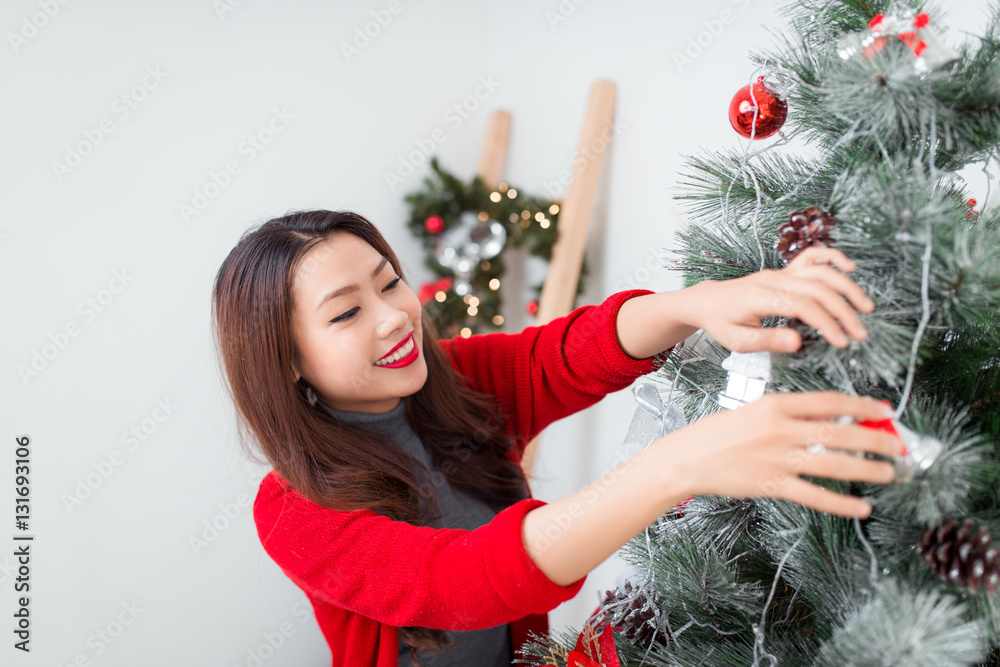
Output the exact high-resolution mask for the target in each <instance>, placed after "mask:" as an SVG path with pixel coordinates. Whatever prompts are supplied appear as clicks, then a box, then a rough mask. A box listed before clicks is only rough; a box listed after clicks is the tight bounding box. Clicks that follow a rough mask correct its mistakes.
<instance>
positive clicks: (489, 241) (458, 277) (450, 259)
mask: <svg viewBox="0 0 1000 667" xmlns="http://www.w3.org/2000/svg"><path fill="white" fill-rule="evenodd" d="M506 243H507V230H506V229H505V228H504V226H503V225H502V224H500V223H499V222H497V221H496V220H487V221H485V222H480V220H479V216H477V215H476V214H475V213H472V212H470V211H466V212H464V213H462V214H461V215H460V216H459V218H458V224H456V225H454V226H453V227H452V228H451V229H449V230H448V231H446V232H445V233H444V234H442V235H441V236H439V237H438V239H437V242H436V243H435V246H434V256H435V258H436V259H437V261H438V263H439V264H441V266H443V267H445V268H446V269H450V270H451V271H452V272H453V273H454V274H455V283H454V285H453V286H452V289H453V290H454V291H455V294H458V295H459V296H465V295H466V294H469V293H470V292H471V291H472V285H471V284H470V282H469V279H470V278H471V277H472V270H473V269H474V268H475V267H476V265H477V264H479V262H481V261H483V260H485V259H490V258H492V257H496V255H498V254H499V253H500V251H501V250H503V247H504V245H505V244H506Z"/></svg>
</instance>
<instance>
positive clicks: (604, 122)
mask: <svg viewBox="0 0 1000 667" xmlns="http://www.w3.org/2000/svg"><path fill="white" fill-rule="evenodd" d="M614 115H615V84H613V83H611V82H610V81H603V80H600V81H595V82H594V84H593V86H591V89H590V101H589V102H588V104H587V115H586V116H585V118H584V121H583V131H582V132H581V133H580V142H579V144H578V147H577V152H576V155H577V156H578V157H583V156H591V155H593V157H592V158H589V159H574V160H573V174H572V177H571V180H570V183H569V190H568V191H567V193H566V197H565V199H563V200H562V202H561V203H560V206H559V208H560V211H559V226H558V233H559V236H558V238H557V239H556V242H555V244H554V245H553V246H552V259H551V261H550V262H549V270H548V274H547V275H546V277H545V283H544V284H543V286H542V294H541V297H540V299H539V302H538V312H537V313H536V315H535V317H536V320H537V323H538V324H546V323H547V322H550V321H552V320H554V319H556V318H557V317H562V316H563V315H567V314H569V312H570V311H571V310H572V309H573V301H574V298H575V297H576V291H577V285H578V283H579V282H580V267H581V266H582V265H583V254H584V250H585V249H586V247H587V235H588V231H589V230H588V227H589V225H590V215H591V211H592V209H593V205H594V193H595V192H596V190H597V182H598V180H599V178H600V175H601V165H602V163H603V162H604V153H605V150H604V149H603V148H602V149H601V150H599V151H593V150H588V147H592V146H594V145H601V144H606V142H607V141H608V137H607V135H605V136H603V137H602V136H601V133H602V131H605V130H606V128H608V127H610V126H611V124H612V122H613V121H614ZM510 120H511V119H510V114H509V113H507V112H505V111H494V112H493V115H492V116H491V117H490V122H489V126H488V127H487V129H486V139H485V141H484V142H483V152H482V154H481V155H480V157H479V169H478V170H477V171H476V175H478V176H479V178H481V179H482V180H483V183H484V184H485V185H486V186H487V187H496V186H497V185H499V183H500V174H501V172H502V171H503V165H504V161H505V160H506V158H507V147H508V144H509V143H510ZM595 152H596V155H594V153H595ZM538 440H539V438H537V437H536V438H535V439H533V440H532V441H531V442H529V443H528V446H527V448H526V449H525V450H524V456H523V457H522V459H521V468H522V469H523V470H524V474H525V477H528V478H530V477H531V471H532V467H533V466H534V461H535V452H536V451H537V449H538Z"/></svg>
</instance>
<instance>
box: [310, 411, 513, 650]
mask: <svg viewBox="0 0 1000 667" xmlns="http://www.w3.org/2000/svg"><path fill="white" fill-rule="evenodd" d="M319 405H322V406H323V407H324V409H326V410H327V411H328V412H329V413H330V414H331V415H332V416H334V417H335V418H336V419H339V420H341V421H345V422H350V423H353V424H358V425H364V426H365V427H372V428H375V429H378V430H381V431H385V432H387V433H390V434H392V438H393V439H394V440H395V441H396V442H398V443H399V444H400V445H401V446H402V448H403V449H404V450H405V451H406V452H408V453H409V454H411V455H413V456H415V457H416V458H417V460H418V461H420V462H421V463H423V464H424V466H426V467H427V470H430V471H434V466H433V463H432V459H431V455H430V453H429V452H428V451H427V450H426V449H425V448H424V444H423V442H421V440H420V438H419V437H417V434H416V433H414V431H413V428H412V427H411V426H410V421H409V419H407V417H406V406H405V405H404V404H403V401H400V402H399V405H397V406H396V407H394V408H393V409H392V410H389V411H388V412H384V413H381V414H375V413H368V412H346V411H344V410H335V409H334V408H331V407H329V406H327V405H325V404H323V403H322V401H321V402H320V403H319ZM418 474H420V475H422V476H423V480H424V482H425V483H426V484H427V486H428V488H430V487H433V488H434V491H435V494H436V498H437V501H438V503H439V504H440V505H441V511H442V516H441V517H440V518H438V519H437V520H435V521H433V522H431V523H430V524H429V525H430V526H431V527H433V528H463V529H466V530H474V529H476V528H479V527H480V526H482V525H484V524H487V523H489V522H490V521H491V520H492V519H493V517H494V516H496V513H495V512H493V510H491V509H490V508H489V507H488V506H487V505H485V504H484V503H482V502H480V501H479V500H477V499H475V498H471V497H469V496H467V495H465V494H464V493H462V492H461V491H455V490H453V489H452V488H451V485H450V484H448V481H447V480H446V479H445V478H444V475H443V474H436V475H432V476H431V477H432V479H430V480H428V478H427V475H426V473H424V472H423V471H422V470H419V469H418ZM445 634H446V635H447V637H448V639H449V640H450V641H452V642H454V643H455V644H456V646H455V647H454V648H452V649H450V650H448V651H445V652H444V653H441V654H439V655H435V654H433V653H429V652H427V651H417V658H418V659H419V660H420V661H421V662H422V663H423V664H424V665H427V666H428V667H500V666H501V665H503V666H505V667H509V666H510V664H511V663H512V662H513V660H514V654H513V651H512V648H511V644H510V635H509V628H508V624H507V623H504V624H503V625H497V626H494V627H492V628H486V629H484V630H469V631H457V630H449V631H447V632H446V633H445ZM410 664H411V663H410V647H409V646H407V645H406V644H404V643H403V642H402V640H400V642H399V665H400V667H410Z"/></svg>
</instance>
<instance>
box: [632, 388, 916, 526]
mask: <svg viewBox="0 0 1000 667" xmlns="http://www.w3.org/2000/svg"><path fill="white" fill-rule="evenodd" d="M885 410H886V408H885V405H884V404H882V403H880V402H878V401H876V400H874V399H871V398H864V397H861V398H859V397H853V396H848V395H846V394H841V393H838V392H804V393H789V394H767V395H766V396H764V397H763V398H761V399H760V400H757V401H755V402H753V403H750V404H748V405H745V406H742V407H740V408H737V409H736V410H727V411H725V412H722V413H717V414H713V415H710V416H709V417H706V418H705V419H702V420H699V421H697V422H695V423H693V424H691V425H689V426H686V427H684V428H683V429H681V430H679V431H676V432H674V433H671V434H669V435H666V436H664V437H662V438H660V439H659V440H657V441H655V442H654V443H653V444H652V445H650V447H649V448H648V449H647V451H650V450H653V451H655V452H656V453H655V454H652V455H653V456H658V457H659V458H658V460H659V464H658V467H659V468H660V469H661V470H662V471H663V473H664V475H665V476H666V483H667V485H669V486H672V487H677V490H678V491H680V493H681V494H683V495H682V497H690V496H698V495H718V496H731V497H740V498H749V497H769V498H782V499H785V500H790V501H793V502H796V503H799V504H801V505H805V506H806V507H811V508H813V509H815V510H819V511H822V512H830V513H832V514H838V515H841V516H846V517H855V516H856V517H861V518H864V517H867V516H868V515H869V514H870V513H871V505H869V504H868V503H867V502H865V501H863V500H861V499H860V498H857V497H855V496H849V495H844V494H839V493H835V492H833V491H829V490H827V489H825V488H824V487H822V486H819V485H816V484H812V483H810V482H807V481H805V480H803V479H801V478H800V477H799V476H800V475H811V476H813V477H823V478H828V479H839V480H845V481H857V482H873V483H877V484H885V483H888V482H891V481H892V480H893V478H894V477H895V471H894V468H893V466H892V464H891V463H889V462H886V461H877V460H872V459H866V458H860V457H859V456H857V455H855V454H854V453H853V452H871V453H873V454H878V455H880V456H885V457H894V456H898V455H899V454H901V453H902V443H901V442H900V441H899V439H898V438H896V437H895V436H893V435H890V434H888V433H885V432H882V431H876V430H872V429H867V428H865V427H863V426H858V425H857V424H841V423H837V422H834V421H831V420H832V419H834V418H836V417H839V416H842V415H850V416H852V417H854V418H855V419H856V420H858V421H860V420H864V419H872V420H879V419H883V418H884V417H885ZM816 443H818V444H820V445H823V447H810V445H813V444H816ZM832 450H847V451H846V452H843V451H832Z"/></svg>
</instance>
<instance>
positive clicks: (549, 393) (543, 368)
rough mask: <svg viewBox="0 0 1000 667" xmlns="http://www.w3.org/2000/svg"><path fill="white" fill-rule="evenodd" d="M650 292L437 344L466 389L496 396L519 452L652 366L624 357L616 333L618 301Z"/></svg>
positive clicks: (613, 297) (626, 294) (622, 294)
mask: <svg viewBox="0 0 1000 667" xmlns="http://www.w3.org/2000/svg"><path fill="white" fill-rule="evenodd" d="M652 293H653V292H651V291H650V290H643V289H636V290H627V291H625V292H618V293H617V294H613V295H611V296H610V297H608V298H607V299H606V300H605V301H604V302H603V303H601V304H599V305H592V306H581V307H579V308H577V309H575V310H574V311H573V312H571V313H569V314H568V315H566V316H564V317H559V318H556V319H554V320H552V321H551V322H549V323H548V324H545V325H541V326H535V327H528V328H526V329H524V330H523V331H522V332H520V333H516V334H507V333H495V334H481V335H477V336H470V337H469V338H461V337H455V338H451V339H448V340H443V341H440V343H441V345H442V347H443V349H444V350H445V352H446V353H447V354H448V355H450V357H451V360H452V365H453V366H454V367H455V369H456V370H457V371H458V372H459V373H460V374H461V375H462V376H464V377H465V378H466V380H467V382H468V384H469V386H470V387H471V388H472V389H475V390H476V391H481V392H483V393H487V394H492V395H493V396H495V397H496V398H497V400H498V401H499V403H500V407H501V410H502V411H503V415H502V416H503V418H504V419H506V421H507V430H508V432H509V433H511V435H515V436H516V437H517V440H518V447H519V448H520V449H521V451H523V448H524V446H526V445H527V443H528V441H529V440H530V439H531V438H533V437H534V436H535V435H537V434H538V433H539V432H541V430H542V429H543V428H545V427H546V426H548V425H549V424H551V423H552V422H554V421H556V420H558V419H561V418H563V417H566V416H568V415H571V414H573V413H574V412H577V411H579V410H582V409H584V408H586V407H589V406H591V405H593V404H594V403H596V402H597V401H599V400H600V399H601V398H603V397H604V396H605V395H607V394H610V393H612V392H615V391H618V390H620V389H624V388H625V387H627V386H629V385H630V384H632V382H633V381H634V380H635V379H636V378H637V377H639V376H642V375H646V374H647V373H651V372H653V371H654V370H655V364H654V358H653V357H647V358H645V359H633V358H632V357H629V356H628V355H627V354H625V352H624V351H623V350H622V348H621V343H619V341H618V333H617V330H616V326H617V318H618V309H619V308H621V305H622V304H623V303H624V302H625V301H627V300H628V299H631V298H632V297H636V296H640V295H643V294H652ZM521 451H519V452H518V458H519V457H520V454H521Z"/></svg>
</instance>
